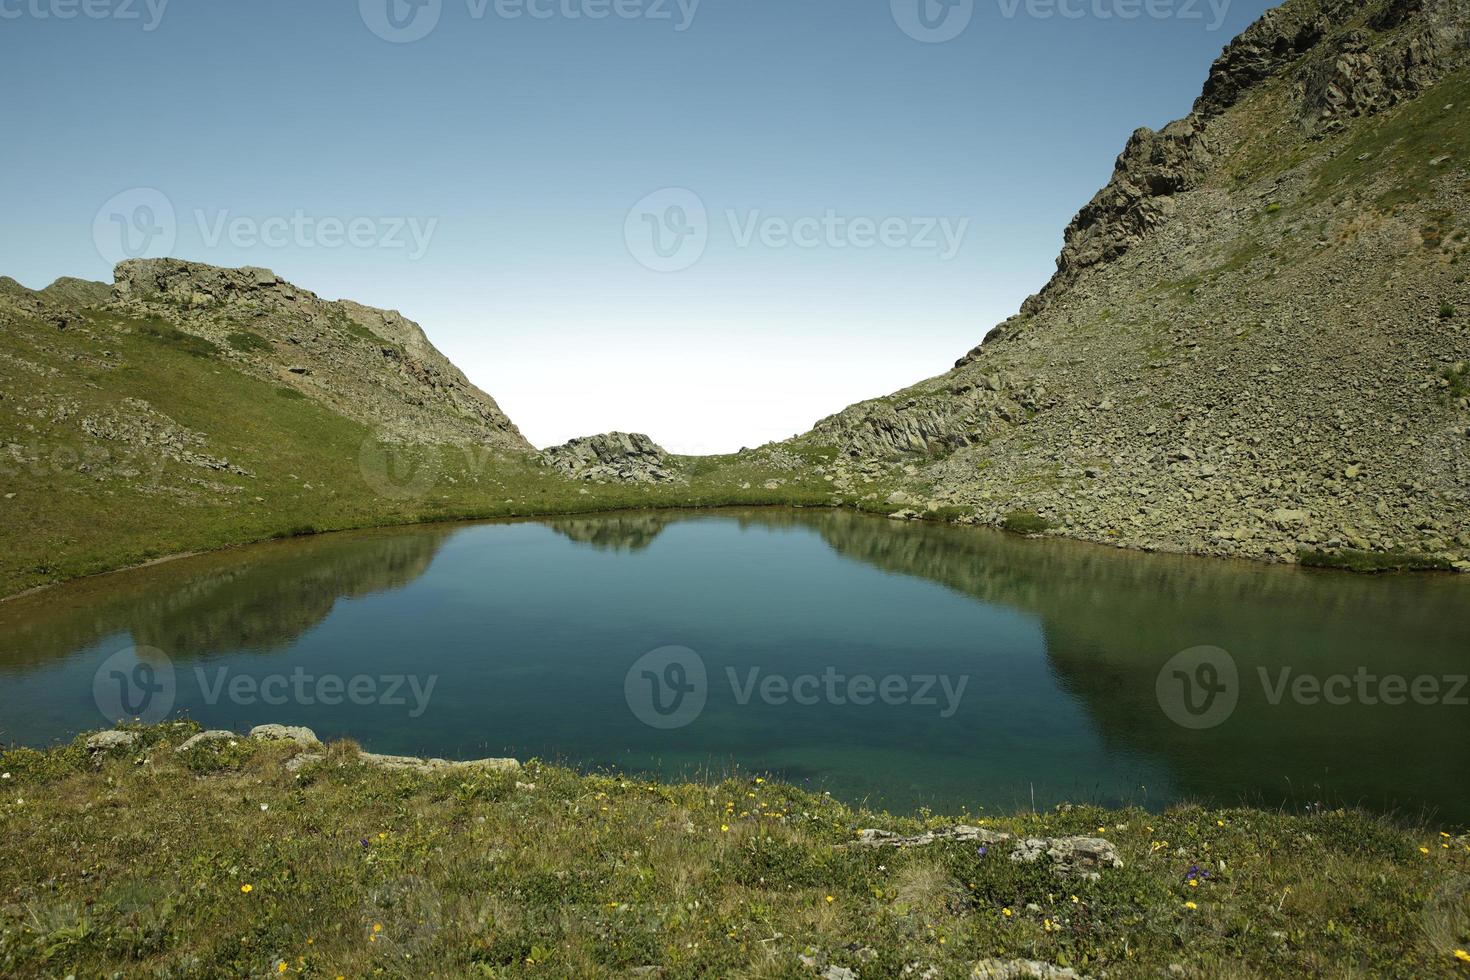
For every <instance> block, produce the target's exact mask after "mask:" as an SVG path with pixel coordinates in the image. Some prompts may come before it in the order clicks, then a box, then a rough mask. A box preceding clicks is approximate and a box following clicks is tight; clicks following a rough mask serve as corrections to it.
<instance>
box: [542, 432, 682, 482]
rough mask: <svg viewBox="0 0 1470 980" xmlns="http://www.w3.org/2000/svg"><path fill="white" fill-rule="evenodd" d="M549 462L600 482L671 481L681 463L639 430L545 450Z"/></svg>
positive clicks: (568, 473) (560, 469)
mask: <svg viewBox="0 0 1470 980" xmlns="http://www.w3.org/2000/svg"><path fill="white" fill-rule="evenodd" d="M541 458H542V460H544V461H545V462H546V464H547V465H549V466H551V467H552V468H553V469H555V470H557V471H558V472H560V473H562V474H564V475H566V476H569V477H571V478H572V479H574V480H590V481H594V482H597V483H669V482H672V481H675V480H678V479H680V476H679V473H678V467H677V464H676V463H675V462H674V460H673V459H672V458H671V457H670V456H669V454H668V453H666V452H665V451H664V450H663V448H662V447H660V446H659V445H658V443H656V442H654V441H653V440H652V439H650V438H648V436H645V435H642V434H641V433H636V432H631V433H630V432H607V433H603V434H602V435H596V436H585V437H582V438H579V439H573V440H571V441H570V442H568V443H565V444H564V445H561V446H553V447H551V448H550V449H545V450H543V451H542V453H541Z"/></svg>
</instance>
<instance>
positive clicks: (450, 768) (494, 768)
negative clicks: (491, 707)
mask: <svg viewBox="0 0 1470 980" xmlns="http://www.w3.org/2000/svg"><path fill="white" fill-rule="evenodd" d="M358 758H359V759H360V760H361V761H362V762H363V763H364V764H365V765H369V766H376V767H378V768H379V769H388V770H396V771H406V772H416V773H423V774H428V773H436V772H458V771H464V770H471V769H479V770H483V771H487V772H516V771H517V770H519V769H520V768H521V764H520V762H519V761H518V760H516V759H469V760H466V761H463V762H455V761H451V760H449V759H421V758H419V757H417V756H412V755H379V754H378V753H376V752H364V753H362V754H361V755H360V756H358Z"/></svg>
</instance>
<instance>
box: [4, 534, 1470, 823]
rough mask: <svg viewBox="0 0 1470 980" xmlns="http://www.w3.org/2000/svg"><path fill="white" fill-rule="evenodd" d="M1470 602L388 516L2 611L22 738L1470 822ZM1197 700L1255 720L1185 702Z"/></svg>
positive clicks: (818, 544) (1410, 591)
mask: <svg viewBox="0 0 1470 980" xmlns="http://www.w3.org/2000/svg"><path fill="white" fill-rule="evenodd" d="M1467 611H1470V583H1466V582H1464V581H1463V580H1462V579H1460V578H1457V577H1439V576H1393V577H1382V578H1372V579H1369V578H1361V577H1352V576H1346V575H1341V574H1330V573H1320V572H1309V571H1304V570H1299V569H1290V568H1270V567H1263V566H1257V565H1249V564H1244V563H1234V562H1223V561H1212V560H1204V559H1187V558H1178V557H1172V556H1155V555H1140V554H1133V553H1125V552H1120V551H1115V550H1113V549H1107V548H1100V547H1095V546H1088V545H1078V544H1073V543H1067V542H1050V541H1041V542H1038V541H1024V540H1020V539H1016V538H1012V537H1009V536H1005V535H1001V534H995V533H990V532H985V531H977V530H973V529H964V528H947V527H937V526H929V525H914V524H902V523H897V522H890V521H885V520H882V519H877V518H870V517H865V516H861V515H855V514H851V513H842V512H825V511H823V512H818V511H783V510H769V511H728V512H726V511H721V512H711V513H697V514H690V513H661V514H638V515H630V514H622V515H607V516H596V517H582V518H570V519H557V520H547V521H539V522H524V523H501V524H479V525H458V526H446V527H435V528H410V529H400V530H391V531H374V532H363V533H354V534H342V535H330V536H325V537H321V538H314V539H305V540H299V541H289V542H279V543H273V544H269V545H261V546H257V547H253V548H247V549H240V550H237V551H233V552H229V553H222V554H217V555H207V556H201V557H198V558H193V559H186V560H181V561H176V562H171V563H168V564H165V565H160V566H155V567H153V568H149V569H143V570H139V571H135V572H128V573H122V574H118V575H113V576H106V577H103V578H99V579H94V580H90V581H87V582H82V583H76V584H74V585H71V586H67V587H63V588H59V589H54V590H50V591H48V592H45V593H40V594H37V595H33V596H28V597H24V598H22V599H20V600H15V601H12V602H8V603H4V604H3V605H0V637H3V639H4V646H3V649H0V685H3V690H4V693H5V697H4V702H3V703H4V711H3V714H0V736H3V737H4V738H5V739H6V740H7V741H11V742H19V743H24V744H31V745H41V744H47V743H51V742H55V741H58V740H61V739H65V738H69V737H70V736H71V735H73V734H75V733H76V732H78V731H82V730H86V729H90V728H97V727H101V726H103V725H105V724H106V723H107V721H108V720H109V719H108V718H107V717H106V716H107V715H109V714H123V713H130V712H131V713H138V712H141V713H143V714H144V715H145V717H156V716H159V715H161V714H162V713H163V712H164V711H166V712H167V713H168V715H170V716H179V715H184V716H188V717H192V718H195V719H197V720H199V721H201V722H202V723H204V724H206V725H208V726H211V727H232V728H236V729H242V730H243V729H245V728H248V727H249V726H251V725H254V724H259V723H262V722H266V721H278V722H284V723H292V724H305V725H310V726H311V727H313V728H314V729H316V731H317V732H318V733H319V734H320V735H322V736H323V737H340V736H351V737H353V738H356V739H357V740H358V741H359V742H361V743H362V744H363V745H364V746H366V747H368V748H371V749H373V750H376V751H382V752H402V753H412V754H421V755H439V756H444V757H453V758H470V757H479V756H486V755H512V756H516V757H519V758H522V759H524V758H530V757H533V756H536V757H541V758H544V759H551V760H557V761H561V762H565V763H569V764H572V765H575V766H578V767H581V768H584V769H596V768H603V767H612V768H617V769H622V770H631V771H639V772H649V773H655V774H658V775H660V776H664V777H670V778H672V777H675V776H680V775H689V774H699V773H703V772H720V771H724V770H726V769H729V768H732V767H738V768H740V769H743V770H746V771H752V770H753V771H760V772H768V773H771V774H774V775H776V776H779V777H781V778H785V779H788V780H791V781H793V782H797V783H800V784H804V785H808V786H810V787H812V788H814V789H819V790H827V791H830V792H832V793H833V794H834V795H836V796H839V797H841V798H844V799H847V800H851V801H855V802H857V801H866V802H868V803H871V804H873V805H878V806H883V807H887V808H891V809H897V810H913V809H916V808H919V807H922V806H929V807H933V808H935V809H938V810H958V809H960V808H965V807H968V808H972V809H978V808H982V807H983V808H989V809H992V810H1012V809H1016V808H1024V807H1030V806H1033V805H1034V806H1037V807H1043V806H1050V805H1052V804H1054V803H1057V802H1060V801H1063V800H1074V801H1076V800H1093V801H1099V802H1104V803H1109V804H1115V803H1139V804H1143V805H1146V806H1150V807H1159V806H1163V805H1167V804H1169V803H1172V802H1175V801H1178V800H1181V799H1199V800H1204V801H1208V802H1213V803H1223V804H1231V803H1237V802H1251V803H1256V804H1267V805H1287V806H1293V807H1300V806H1307V805H1312V804H1316V803H1324V804H1328V805H1334V804H1337V803H1341V802H1348V803H1357V804H1362V805H1366V806H1369V807H1372V808H1376V809H1382V810H1397V811H1401V812H1407V813H1411V814H1414V815H1420V814H1423V813H1433V814H1435V815H1436V816H1437V817H1438V818H1440V819H1450V820H1464V819H1470V786H1467V784H1466V783H1465V780H1464V774H1465V773H1466V772H1470V707H1467V706H1466V704H1465V703H1464V701H1465V699H1466V698H1467V697H1470V691H1467V690H1465V689H1463V688H1462V689H1460V690H1458V691H1456V690H1455V689H1454V684H1455V678H1457V677H1461V678H1462V677H1463V675H1464V674H1466V673H1467V672H1470V617H1467V616H1466V613H1467ZM1204 646H1207V647H1212V648H1218V649H1219V650H1220V651H1224V653H1225V654H1226V655H1227V656H1228V659H1229V665H1230V669H1231V670H1233V672H1234V678H1233V679H1232V678H1230V677H1228V676H1226V674H1224V673H1222V672H1220V671H1218V670H1216V669H1215V668H1216V667H1217V666H1220V661H1218V659H1217V658H1218V656H1219V655H1218V654H1215V653H1210V654H1208V655H1207V657H1206V659H1208V660H1209V661H1210V662H1209V664H1208V665H1207V666H1206V667H1203V668H1202V667H1201V666H1200V664H1199V662H1198V659H1199V658H1198V656H1196V655H1194V654H1190V655H1188V656H1187V657H1186V660H1185V662H1184V663H1183V666H1182V668H1178V667H1176V666H1175V665H1177V664H1179V663H1180V661H1178V660H1177V659H1176V660H1175V661H1173V662H1172V663H1171V658H1175V657H1176V655H1178V654H1180V652H1181V651H1186V650H1192V649H1194V648H1199V647H1204ZM670 648H673V649H670ZM1190 657H1193V658H1194V659H1189V658H1190ZM140 662H141V663H143V664H144V665H145V666H144V668H143V669H142V670H141V671H140V668H139V663H140ZM1283 671H1289V673H1283ZM1161 672H1162V674H1163V677H1164V679H1163V681H1161V680H1160V676H1161ZM701 673H702V678H701V676H700V675H701ZM1304 675H1305V676H1306V677H1307V678H1308V680H1307V681H1302V680H1301V678H1302V677H1303V676H1304ZM1357 675H1362V677H1363V678H1364V679H1363V680H1362V682H1361V683H1357V682H1356V681H1354V677H1355V676H1357ZM1388 676H1395V677H1403V678H1404V683H1405V685H1406V689H1407V690H1409V691H1410V692H1412V691H1414V690H1415V689H1414V687H1413V685H1414V684H1415V683H1416V682H1417V683H1418V684H1419V685H1420V686H1419V688H1418V689H1417V690H1418V693H1419V694H1420V695H1425V694H1426V692H1427V691H1428V686H1427V685H1428V682H1427V681H1424V680H1422V679H1423V678H1434V679H1435V693H1434V696H1433V697H1432V698H1431V697H1427V696H1426V697H1420V698H1419V699H1418V700H1415V698H1414V697H1413V696H1412V693H1411V694H1410V695H1407V696H1404V697H1403V698H1401V700H1403V702H1404V703H1401V704H1391V703H1387V702H1389V701H1392V700H1394V690H1395V689H1394V688H1393V685H1392V682H1390V684H1389V686H1388V688H1386V689H1385V688H1384V687H1383V684H1382V678H1384V677H1388ZM1335 677H1342V678H1347V681H1346V682H1333V681H1332V678H1335ZM1313 680H1315V682H1316V684H1317V685H1318V688H1319V689H1322V690H1327V691H1329V692H1331V693H1332V694H1333V699H1332V701H1336V702H1338V703H1332V701H1329V700H1328V699H1325V698H1323V697H1322V696H1321V694H1320V690H1319V694H1318V696H1317V697H1316V699H1315V700H1314V699H1313V698H1312V697H1311V690H1312V682H1313ZM1345 683H1346V685H1347V686H1346V687H1345V686H1344V684H1345ZM1187 684H1193V685H1194V687H1192V688H1190V690H1189V691H1188V692H1185V693H1179V694H1178V695H1177V696H1176V694H1175V693H1174V692H1175V688H1174V687H1171V686H1170V685H1187ZM1324 684H1325V687H1324V686H1323V685H1324ZM1161 685H1162V687H1161ZM1294 685H1295V686H1294ZM1303 685H1304V686H1303ZM1226 686H1233V689H1234V693H1233V694H1232V693H1231V692H1230V691H1225V690H1224V689H1223V688H1224V687H1226ZM1214 688H1220V689H1221V690H1219V691H1217V692H1216V693H1217V694H1221V695H1223V700H1215V699H1214V698H1213V697H1212V696H1210V691H1211V690H1212V689H1214ZM1183 690H1184V689H1183V687H1182V686H1180V687H1178V691H1180V692H1183ZM1345 690H1346V691H1347V694H1346V700H1343V696H1344V691H1345ZM1385 691H1386V693H1387V695H1388V697H1383V696H1382V695H1383V694H1384V693H1385ZM1161 692H1162V693H1161ZM1184 697H1189V698H1192V699H1193V700H1191V701H1190V705H1189V706H1190V707H1191V708H1195V709H1199V708H1200V706H1201V705H1202V704H1204V703H1205V702H1206V701H1208V702H1209V704H1210V706H1211V707H1210V710H1211V711H1213V712H1214V715H1215V716H1218V715H1220V714H1221V713H1222V708H1216V707H1214V705H1216V704H1219V705H1222V706H1225V707H1228V705H1227V702H1230V703H1233V704H1234V707H1233V710H1229V711H1228V712H1226V713H1225V715H1224V717H1223V718H1218V717H1211V716H1208V713H1206V715H1205V716H1202V715H1200V714H1199V713H1196V712H1189V711H1186V712H1185V713H1183V714H1180V704H1181V703H1183V702H1182V701H1181V700H1180V699H1181V698H1184ZM120 699H121V700H120ZM1370 702H1371V703H1370ZM661 709H662V710H661ZM1176 716H1177V717H1179V718H1183V720H1184V722H1185V723H1184V724H1180V723H1178V721H1176V720H1175V717H1176ZM1202 717H1203V720H1204V721H1206V722H1208V723H1209V725H1208V727H1189V726H1190V725H1194V724H1197V723H1198V722H1199V721H1200V720H1201V718H1202Z"/></svg>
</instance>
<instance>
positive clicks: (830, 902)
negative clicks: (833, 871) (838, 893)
mask: <svg viewBox="0 0 1470 980" xmlns="http://www.w3.org/2000/svg"><path fill="white" fill-rule="evenodd" d="M835 901H837V899H835V898H833V897H832V896H831V895H828V896H827V904H828V905H831V904H832V903H833V902H835Z"/></svg>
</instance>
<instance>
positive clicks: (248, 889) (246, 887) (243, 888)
mask: <svg viewBox="0 0 1470 980" xmlns="http://www.w3.org/2000/svg"><path fill="white" fill-rule="evenodd" d="M240 891H242V892H244V893H245V894H246V895H249V894H250V893H251V892H253V891H255V886H254V885H241V886H240Z"/></svg>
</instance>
